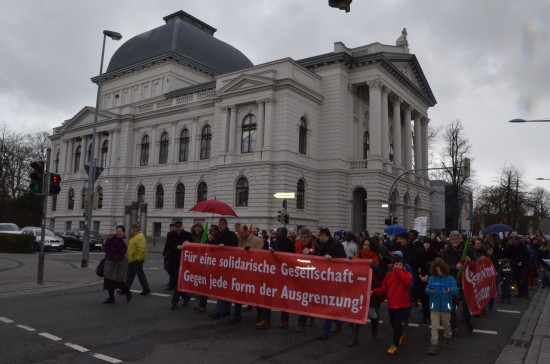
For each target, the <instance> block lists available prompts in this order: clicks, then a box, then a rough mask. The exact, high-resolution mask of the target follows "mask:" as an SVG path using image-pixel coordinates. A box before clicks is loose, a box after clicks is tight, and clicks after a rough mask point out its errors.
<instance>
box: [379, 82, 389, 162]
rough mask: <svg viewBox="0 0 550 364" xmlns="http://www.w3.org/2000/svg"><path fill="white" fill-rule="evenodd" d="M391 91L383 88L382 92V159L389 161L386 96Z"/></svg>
mask: <svg viewBox="0 0 550 364" xmlns="http://www.w3.org/2000/svg"><path fill="white" fill-rule="evenodd" d="M390 92H391V90H390V89H389V88H387V87H384V89H383V90H382V118H381V120H382V124H381V131H382V159H383V160H384V161H389V159H390V147H389V123H388V95H389V93H390Z"/></svg>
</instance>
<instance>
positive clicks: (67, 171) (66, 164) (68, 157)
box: [63, 140, 71, 173]
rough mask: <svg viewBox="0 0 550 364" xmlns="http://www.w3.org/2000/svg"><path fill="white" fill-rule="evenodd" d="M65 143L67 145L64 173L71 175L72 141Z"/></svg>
mask: <svg viewBox="0 0 550 364" xmlns="http://www.w3.org/2000/svg"><path fill="white" fill-rule="evenodd" d="M63 143H65V160H64V161H63V172H65V173H69V172H70V171H71V167H70V164H69V163H70V162H69V161H70V159H71V152H70V150H71V149H70V143H71V142H70V140H64V141H63Z"/></svg>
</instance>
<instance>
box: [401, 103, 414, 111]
mask: <svg viewBox="0 0 550 364" xmlns="http://www.w3.org/2000/svg"><path fill="white" fill-rule="evenodd" d="M403 110H404V111H405V112H410V113H412V111H413V108H412V107H411V105H409V104H404V105H403Z"/></svg>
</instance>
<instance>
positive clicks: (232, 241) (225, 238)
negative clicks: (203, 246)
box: [216, 229, 239, 246]
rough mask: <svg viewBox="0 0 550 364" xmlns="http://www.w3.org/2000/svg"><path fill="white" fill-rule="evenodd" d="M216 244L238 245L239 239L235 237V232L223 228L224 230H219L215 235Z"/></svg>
mask: <svg viewBox="0 0 550 364" xmlns="http://www.w3.org/2000/svg"><path fill="white" fill-rule="evenodd" d="M216 244H217V245H220V244H223V245H226V246H239V240H238V239H237V234H235V233H234V232H233V231H231V230H229V229H225V230H224V231H220V233H219V234H218V235H217V236H216Z"/></svg>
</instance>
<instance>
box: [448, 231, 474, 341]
mask: <svg viewBox="0 0 550 364" xmlns="http://www.w3.org/2000/svg"><path fill="white" fill-rule="evenodd" d="M450 240H451V245H450V246H448V247H447V248H445V250H443V252H442V253H441V258H442V259H443V260H444V261H445V262H447V264H448V265H449V275H451V276H453V277H454V278H455V279H456V278H457V275H458V271H459V270H460V269H462V268H463V267H464V264H462V260H461V259H462V252H463V251H464V242H463V241H462V240H461V238H460V234H459V232H458V231H452V232H451V234H450ZM472 257H474V251H473V248H472V247H470V249H469V251H468V255H467V256H466V260H468V259H472ZM457 284H458V288H459V295H460V296H461V297H462V319H463V320H464V322H465V323H466V327H467V330H468V332H469V333H472V332H473V331H474V327H473V326H472V315H471V314H470V309H469V308H468V304H467V303H466V300H465V299H464V292H463V291H462V279H459V280H458V282H457ZM457 309H458V300H457V298H456V297H453V310H452V311H451V329H452V331H453V335H455V334H456V331H457V328H456V312H457Z"/></svg>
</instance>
